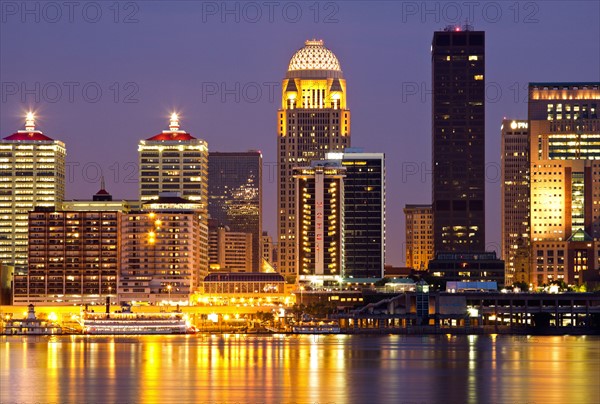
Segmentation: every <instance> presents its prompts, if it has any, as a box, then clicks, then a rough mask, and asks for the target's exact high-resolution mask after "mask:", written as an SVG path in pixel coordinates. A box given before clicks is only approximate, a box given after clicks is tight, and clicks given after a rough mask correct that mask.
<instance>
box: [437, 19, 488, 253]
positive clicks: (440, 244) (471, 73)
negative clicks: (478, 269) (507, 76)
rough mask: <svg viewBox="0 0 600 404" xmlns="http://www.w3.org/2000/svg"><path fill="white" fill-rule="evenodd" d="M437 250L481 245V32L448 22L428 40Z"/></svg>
mask: <svg viewBox="0 0 600 404" xmlns="http://www.w3.org/2000/svg"><path fill="white" fill-rule="evenodd" d="M431 57H432V66H433V69H432V83H433V109H432V123H433V125H432V129H433V130H432V132H433V133H432V146H433V153H432V160H433V161H432V168H433V180H432V209H433V236H434V250H435V251H436V252H438V251H440V252H457V251H458V252H461V251H484V250H485V32H483V31H472V30H471V28H470V27H469V26H466V27H464V28H457V27H448V28H446V29H445V30H444V31H437V32H435V33H434V35H433V43H432V56H431Z"/></svg>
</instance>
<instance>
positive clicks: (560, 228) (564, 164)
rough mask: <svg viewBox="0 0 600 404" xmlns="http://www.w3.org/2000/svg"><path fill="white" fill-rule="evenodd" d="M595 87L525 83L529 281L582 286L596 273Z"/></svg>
mask: <svg viewBox="0 0 600 404" xmlns="http://www.w3.org/2000/svg"><path fill="white" fill-rule="evenodd" d="M599 105H600V83H598V82H595V83H530V85H529V105H528V107H529V108H528V114H529V132H530V150H531V152H530V155H531V166H530V170H531V191H530V192H531V194H530V200H531V211H530V217H531V233H530V238H531V261H532V262H531V279H530V283H531V285H532V286H534V287H536V286H543V285H548V284H550V283H553V282H565V283H567V284H575V285H577V284H581V283H582V272H583V271H586V270H591V269H596V268H598V267H599V266H600V261H599V259H600V253H599V251H598V250H599V243H598V240H599V237H600V208H599V207H598V206H599V205H600V119H598V106H599Z"/></svg>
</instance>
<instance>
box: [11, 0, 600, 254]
mask: <svg viewBox="0 0 600 404" xmlns="http://www.w3.org/2000/svg"><path fill="white" fill-rule="evenodd" d="M465 19H469V20H470V22H471V24H473V25H474V27H475V29H476V30H484V31H486V77H485V79H486V86H487V103H486V106H487V107H486V160H487V172H486V178H487V182H486V214H487V234H486V237H487V244H488V249H493V250H497V251H499V250H500V170H499V169H500V124H501V120H502V118H503V117H508V118H521V119H523V118H526V117H527V104H526V98H527V92H526V88H527V83H528V82H545V81H548V82H552V81H554V82H561V81H562V82H565V81H600V44H599V42H600V41H599V39H598V38H600V3H599V2H596V1H548V2H546V1H525V2H514V1H506V2H505V1H497V2H493V1H490V2H486V1H483V2H477V1H476V2H422V1H414V2H413V1H405V2H392V1H381V2H377V1H374V2H366V1H365V2H361V1H353V2H313V1H307V2H305V1H273V2H266V1H265V2H263V1H257V2H220V1H218V2H211V1H205V2H201V1H194V0H190V1H131V2H128V1H120V2H117V1H96V2H94V1H80V2H72V3H69V2H63V1H56V2H54V1H50V2H41V1H40V2H38V1H28V2H22V1H5V0H2V1H0V82H1V94H0V95H1V100H0V136H1V137H6V136H8V135H10V134H12V133H13V132H15V131H16V130H18V129H23V127H24V118H23V117H24V113H25V111H27V110H28V109H32V110H34V111H36V113H37V116H38V118H37V122H36V123H37V128H39V129H40V130H42V131H43V132H44V133H45V134H46V135H48V136H50V137H52V138H54V139H60V140H62V141H64V142H65V143H66V144H67V153H68V155H67V174H68V178H67V199H73V198H76V199H85V198H89V197H91V195H92V194H93V193H95V192H96V191H97V190H98V186H99V181H100V180H99V178H100V171H102V172H103V174H104V177H105V179H106V185H107V188H108V190H109V191H110V192H111V193H112V194H113V195H114V197H115V198H125V199H135V198H136V197H137V192H138V191H137V142H138V141H139V140H140V139H145V138H148V137H150V136H153V135H155V134H157V133H159V132H160V131H162V130H163V129H167V127H168V116H169V115H170V113H171V112H172V111H177V112H179V113H180V115H181V126H182V129H184V130H187V131H188V132H190V133H191V134H192V135H194V136H196V137H199V138H203V139H205V140H207V141H208V144H209V149H210V150H212V151H244V150H248V149H259V150H261V151H262V152H263V158H264V163H265V167H264V178H263V184H264V188H265V189H264V194H263V195H264V201H263V202H264V225H265V229H266V230H268V231H269V232H270V233H271V234H272V235H273V236H274V238H275V236H276V216H275V211H276V199H275V198H276V195H275V194H276V188H277V182H276V178H275V177H274V173H275V172H276V171H275V168H276V155H275V149H276V144H277V140H276V139H277V138H276V136H277V135H276V111H277V109H278V108H279V107H280V93H281V80H282V79H283V77H284V75H285V72H286V70H287V65H288V62H289V59H290V58H291V56H292V55H293V54H294V52H295V51H296V50H297V49H299V48H301V47H302V46H303V44H304V41H305V40H306V39H310V38H318V39H323V40H324V41H325V46H326V47H328V48H329V49H331V50H332V51H333V52H334V53H335V54H336V55H337V57H338V59H339V61H340V63H341V66H342V70H343V72H344V76H345V78H346V80H347V83H348V105H349V107H350V109H351V111H352V128H351V133H352V146H353V147H363V148H364V149H365V151H368V152H385V153H386V163H387V262H388V263H390V264H393V265H403V264H404V260H405V258H404V254H405V248H404V214H403V212H402V208H403V207H404V205H405V204H407V203H429V202H430V199H431V173H430V169H431V96H430V94H429V91H430V89H431V63H430V46H431V39H432V36H433V31H435V30H439V29H442V28H443V27H444V26H446V25H449V24H456V23H464V21H465Z"/></svg>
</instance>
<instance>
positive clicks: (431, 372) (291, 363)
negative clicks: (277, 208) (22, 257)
mask: <svg viewBox="0 0 600 404" xmlns="http://www.w3.org/2000/svg"><path fill="white" fill-rule="evenodd" d="M599 386H600V338H598V337H538V336H536V337H529V338H528V337H521V336H518V337H516V336H456V337H454V336H424V337H414V336H410V337H405V336H345V335H336V336H279V335H276V336H258V337H256V336H243V335H229V336H227V335H225V336H203V335H186V336H140V337H95V336H94V337H92V336H59V337H0V402H1V403H3V404H4V403H220V404H221V403H286V404H287V403H311V404H312V403H349V402H354V403H372V404H375V403H396V404H402V403H405V404H429V403H494V404H502V403H507V404H509V403H510V404H519V403H522V404H525V403H528V404H533V403H536V404H542V403H544V404H545V403H569V404H579V403H600V387H599Z"/></svg>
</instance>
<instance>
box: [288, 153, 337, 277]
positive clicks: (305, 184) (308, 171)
mask: <svg viewBox="0 0 600 404" xmlns="http://www.w3.org/2000/svg"><path fill="white" fill-rule="evenodd" d="M344 171H345V169H344V168H343V167H342V166H340V165H339V162H337V161H327V160H323V161H313V162H312V163H311V166H310V167H298V168H296V169H295V170H294V172H295V176H294V177H295V179H296V187H297V188H296V191H297V195H298V200H297V202H296V203H297V205H296V212H297V219H296V220H297V222H296V228H297V229H298V232H297V234H296V237H297V240H298V246H297V251H296V254H297V257H298V269H297V273H298V274H299V281H303V282H310V283H312V284H313V285H317V286H322V285H323V284H325V283H330V282H335V283H337V282H340V281H341V280H342V277H343V275H344V263H345V260H344Z"/></svg>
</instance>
